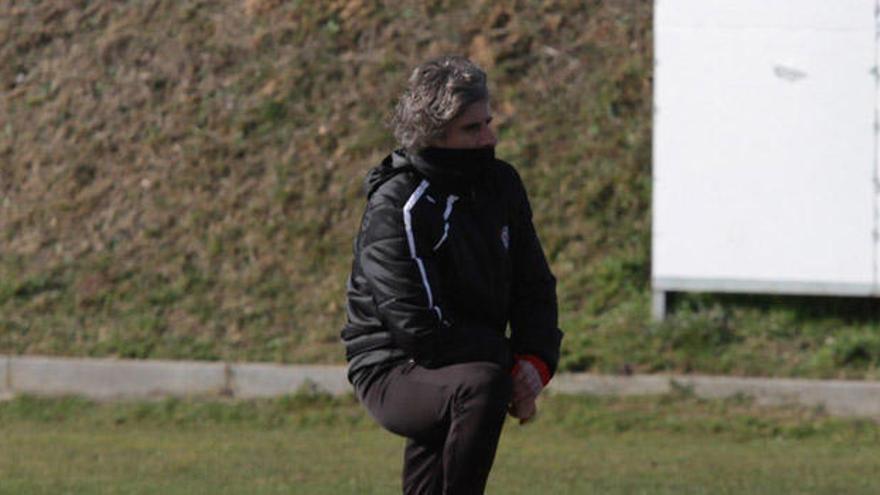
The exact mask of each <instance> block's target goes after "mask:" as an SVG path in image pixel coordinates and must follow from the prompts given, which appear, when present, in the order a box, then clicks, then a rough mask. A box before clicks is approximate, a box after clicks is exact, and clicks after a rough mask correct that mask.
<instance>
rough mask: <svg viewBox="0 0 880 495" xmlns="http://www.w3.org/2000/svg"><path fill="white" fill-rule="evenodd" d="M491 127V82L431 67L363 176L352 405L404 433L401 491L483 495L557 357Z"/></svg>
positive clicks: (417, 73)
mask: <svg viewBox="0 0 880 495" xmlns="http://www.w3.org/2000/svg"><path fill="white" fill-rule="evenodd" d="M491 121H492V115H491V110H490V107H489V91H488V89H487V86H486V75H485V73H484V72H483V71H482V70H480V69H479V68H478V67H477V66H476V65H474V64H473V63H471V62H470V61H468V60H467V59H464V58H461V57H441V58H438V59H434V60H431V61H429V62H427V63H425V64H423V65H421V66H419V67H417V68H416V69H415V70H414V71H413V73H412V76H411V77H410V80H409V88H408V90H407V91H406V92H405V93H404V95H403V96H402V97H401V98H400V101H399V103H398V105H397V107H396V109H395V114H394V117H393V119H392V125H393V127H394V134H395V137H396V138H397V140H398V141H399V143H400V145H401V149H399V150H397V151H395V152H394V153H392V154H391V155H389V156H387V157H386V158H385V159H384V160H383V161H382V163H381V164H379V165H378V166H377V167H375V168H374V169H372V170H371V171H370V172H369V174H368V175H367V180H366V191H367V198H368V199H367V206H366V210H365V212H364V216H363V220H362V223H361V227H360V232H359V233H358V236H357V239H356V240H355V245H354V261H353V262H352V271H351V276H350V278H349V281H348V324H347V325H346V327H345V328H344V329H343V331H342V339H343V343H344V344H345V347H346V355H347V358H348V361H349V375H348V376H349V380H350V381H351V382H352V384H353V385H354V388H355V391H356V393H357V396H358V398H359V400H360V401H361V402H362V403H363V404H364V406H365V407H366V409H367V410H368V411H369V412H370V414H371V415H372V416H373V417H374V418H375V419H376V420H377V421H378V422H379V423H380V424H381V425H382V426H383V427H385V428H386V429H388V430H390V431H392V432H394V433H397V434H399V435H403V436H405V437H407V438H408V441H407V444H406V450H405V454H404V467H403V492H404V493H405V494H441V493H442V494H455V495H461V494H480V493H483V490H484V488H485V486H486V480H487V478H488V476H489V470H490V469H491V467H492V462H493V460H494V457H495V450H496V447H497V445H498V439H499V435H500V434H501V428H502V426H503V423H504V417H505V415H506V414H507V413H508V412H509V413H510V414H511V415H513V416H514V417H516V418H518V419H519V420H520V421H521V422H525V421H528V420H530V419H531V418H532V417H534V415H535V412H536V407H535V400H536V398H537V397H538V394H539V393H540V392H541V389H542V388H543V387H544V386H545V385H546V384H547V382H548V381H549V380H550V377H551V376H552V375H553V373H554V371H555V368H556V365H557V362H558V359H559V345H560V341H561V338H562V332H561V331H560V330H559V329H558V328H557V305H556V290H555V284H556V281H555V279H554V277H553V275H552V274H551V273H550V269H549V267H548V265H547V261H546V259H545V257H544V253H543V251H542V249H541V245H540V243H539V241H538V237H537V235H536V234H535V230H534V227H533V225H532V220H531V216H532V215H531V209H530V206H529V201H528V198H527V197H526V191H525V189H524V187H523V184H522V181H521V180H520V178H519V175H518V174H517V173H516V171H515V170H514V169H513V167H512V166H510V165H509V164H507V163H505V162H503V161H500V160H497V159H495V157H494V147H495V144H496V142H497V139H496V137H495V134H494V132H493V131H492V129H491V127H490V123H491ZM508 324H509V325H510V333H509V336H508V335H507V334H506V331H507V327H508Z"/></svg>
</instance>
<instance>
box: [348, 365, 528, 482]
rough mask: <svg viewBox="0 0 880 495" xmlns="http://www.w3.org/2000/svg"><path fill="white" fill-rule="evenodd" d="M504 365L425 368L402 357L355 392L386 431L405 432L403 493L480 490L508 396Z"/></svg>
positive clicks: (508, 378) (484, 480) (496, 443)
mask: <svg viewBox="0 0 880 495" xmlns="http://www.w3.org/2000/svg"><path fill="white" fill-rule="evenodd" d="M511 388H512V384H511V379H510V374H509V371H508V370H505V369H503V368H502V367H501V366H499V365H497V364H495V363H490V362H472V363H463V364H454V365H450V366H445V367H442V368H435V369H428V368H423V367H421V366H418V365H416V364H415V363H413V362H407V363H404V364H401V365H398V366H395V367H393V368H390V369H389V370H388V371H387V372H385V373H384V374H381V375H379V376H376V377H374V378H373V379H372V380H370V381H369V382H368V383H366V384H364V386H363V388H362V389H358V390H357V394H358V397H359V399H360V400H361V402H362V403H363V405H364V406H365V407H366V408H367V410H368V411H369V412H370V414H371V415H372V416H373V417H374V418H375V419H376V421H378V422H379V424H381V425H382V426H383V427H384V428H386V429H387V430H389V431H391V432H393V433H396V434H398V435H402V436H404V437H407V439H408V440H407V443H406V450H405V451H404V463H403V493H404V494H405V495H453V494H454V495H470V494H475V495H478V494H482V493H483V490H484V489H485V487H486V480H487V479H488V477H489V470H490V469H491V468H492V462H493V461H494V460H495V450H496V448H497V446H498V439H499V437H500V435H501V428H502V426H503V425H504V418H505V416H506V413H507V406H508V404H509V403H510V398H511Z"/></svg>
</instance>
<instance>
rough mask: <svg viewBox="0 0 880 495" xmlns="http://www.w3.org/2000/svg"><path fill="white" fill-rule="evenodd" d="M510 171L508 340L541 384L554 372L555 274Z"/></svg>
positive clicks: (557, 342) (556, 331)
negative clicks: (510, 257)
mask: <svg viewBox="0 0 880 495" xmlns="http://www.w3.org/2000/svg"><path fill="white" fill-rule="evenodd" d="M511 170H512V171H513V175H514V212H513V215H514V221H513V226H512V227H513V230H512V235H511V256H512V258H513V294H512V301H511V315H510V326H511V340H512V342H513V350H514V352H515V353H516V354H517V360H518V361H519V360H526V361H529V362H530V363H531V364H532V365H534V367H535V369H536V370H537V371H538V372H539V374H540V375H541V381H542V382H543V384H544V385H546V384H547V382H548V381H549V380H550V377H551V376H552V375H553V374H554V373H555V372H556V366H557V365H558V363H559V346H560V343H561V341H562V332H561V331H560V330H559V328H558V311H557V302H556V278H555V277H554V276H553V274H552V273H551V272H550V267H549V265H548V264H547V259H546V257H545V256H544V250H543V249H542V247H541V242H540V241H539V240H538V235H537V233H536V232H535V227H534V225H533V223H532V209H531V205H530V204H529V200H528V196H527V194H526V190H525V187H524V186H523V184H522V180H521V179H520V178H519V175H518V174H517V173H516V172H515V171H514V170H513V169H512V168H511Z"/></svg>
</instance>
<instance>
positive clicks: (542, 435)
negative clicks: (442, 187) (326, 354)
mask: <svg viewBox="0 0 880 495" xmlns="http://www.w3.org/2000/svg"><path fill="white" fill-rule="evenodd" d="M878 440H880V425H877V424H876V423H873V422H870V421H865V420H841V419H832V418H828V417H826V416H825V415H824V414H823V413H822V412H821V411H805V410H797V409H758V408H756V407H754V406H753V405H752V404H750V403H749V402H748V401H745V400H727V401H704V400H700V399H696V398H693V397H691V396H689V395H688V394H686V393H682V394H678V395H674V396H667V397H662V398H634V399H595V398H584V397H565V396H555V397H548V398H546V400H544V401H543V403H542V412H541V417H540V419H539V421H537V422H536V423H534V424H532V425H528V426H525V427H521V426H519V425H517V424H516V423H515V422H513V421H511V422H509V423H508V424H507V426H506V427H505V431H504V434H503V436H502V439H501V444H500V447H499V451H498V456H497V459H496V464H495V468H494V470H493V473H492V477H491V479H490V482H489V488H488V491H487V493H491V494H532V493H534V494H566V493H571V494H589V493H601V494H641V493H644V494H666V493H669V494H673V493H674V494H703V493H705V494H724V493H730V494H753V493H754V494H774V495H775V494H789V493H798V494H825V493H827V494H832V493H833V494H843V493H845V494H861V493H864V494H874V493H878V492H880V478H878V477H877V476H875V475H876V473H877V472H878V470H880V442H878ZM0 445H2V446H3V448H2V449H0V493H3V494H7V493H8V494H38V493H47V494H48V493H51V494H60V493H76V494H79V493H86V494H88V493H108V494H109V493H112V494H117V493H119V494H121V493H126V494H128V493H162V494H177V493H180V494H193V493H211V494H214V493H235V494H239V493H247V494H268V493H285V494H286V493H301V494H310V495H311V494H348V493H350V494H386V493H388V494H391V493H399V481H398V476H399V469H400V461H401V456H402V448H403V441H402V439H400V438H398V437H395V436H393V435H391V434H388V433H386V432H384V431H383V430H381V429H380V428H378V427H377V426H375V425H374V424H373V422H372V421H371V420H370V419H369V417H368V416H366V415H365V414H364V413H363V412H362V410H361V409H360V407H359V405H358V404H356V403H355V402H354V401H353V400H352V399H330V398H327V397H315V396H299V397H286V398H283V399H277V400H270V401H254V402H217V401H213V402H205V401H179V400H165V401H159V402H139V403H115V404H94V403H90V402H87V401H83V400H81V399H52V400H47V399H34V398H28V397H24V398H18V399H16V400H14V401H11V402H7V403H3V404H0Z"/></svg>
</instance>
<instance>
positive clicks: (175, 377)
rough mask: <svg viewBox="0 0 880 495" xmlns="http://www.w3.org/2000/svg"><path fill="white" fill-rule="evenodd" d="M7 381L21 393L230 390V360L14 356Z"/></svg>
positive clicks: (100, 395) (111, 395)
mask: <svg viewBox="0 0 880 495" xmlns="http://www.w3.org/2000/svg"><path fill="white" fill-rule="evenodd" d="M8 382H9V385H10V386H9V389H10V390H11V392H13V393H16V394H19V393H25V394H34V395H50V396H51V395H81V396H84V397H88V398H91V399H99V400H101V399H128V398H151V397H163V396H186V395H220V394H223V393H224V392H225V391H226V390H227V387H226V365H225V364H223V363H206V362H193V361H137V360H116V359H78V358H55V357H35V356H27V357H11V358H10V366H9V371H8Z"/></svg>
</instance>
